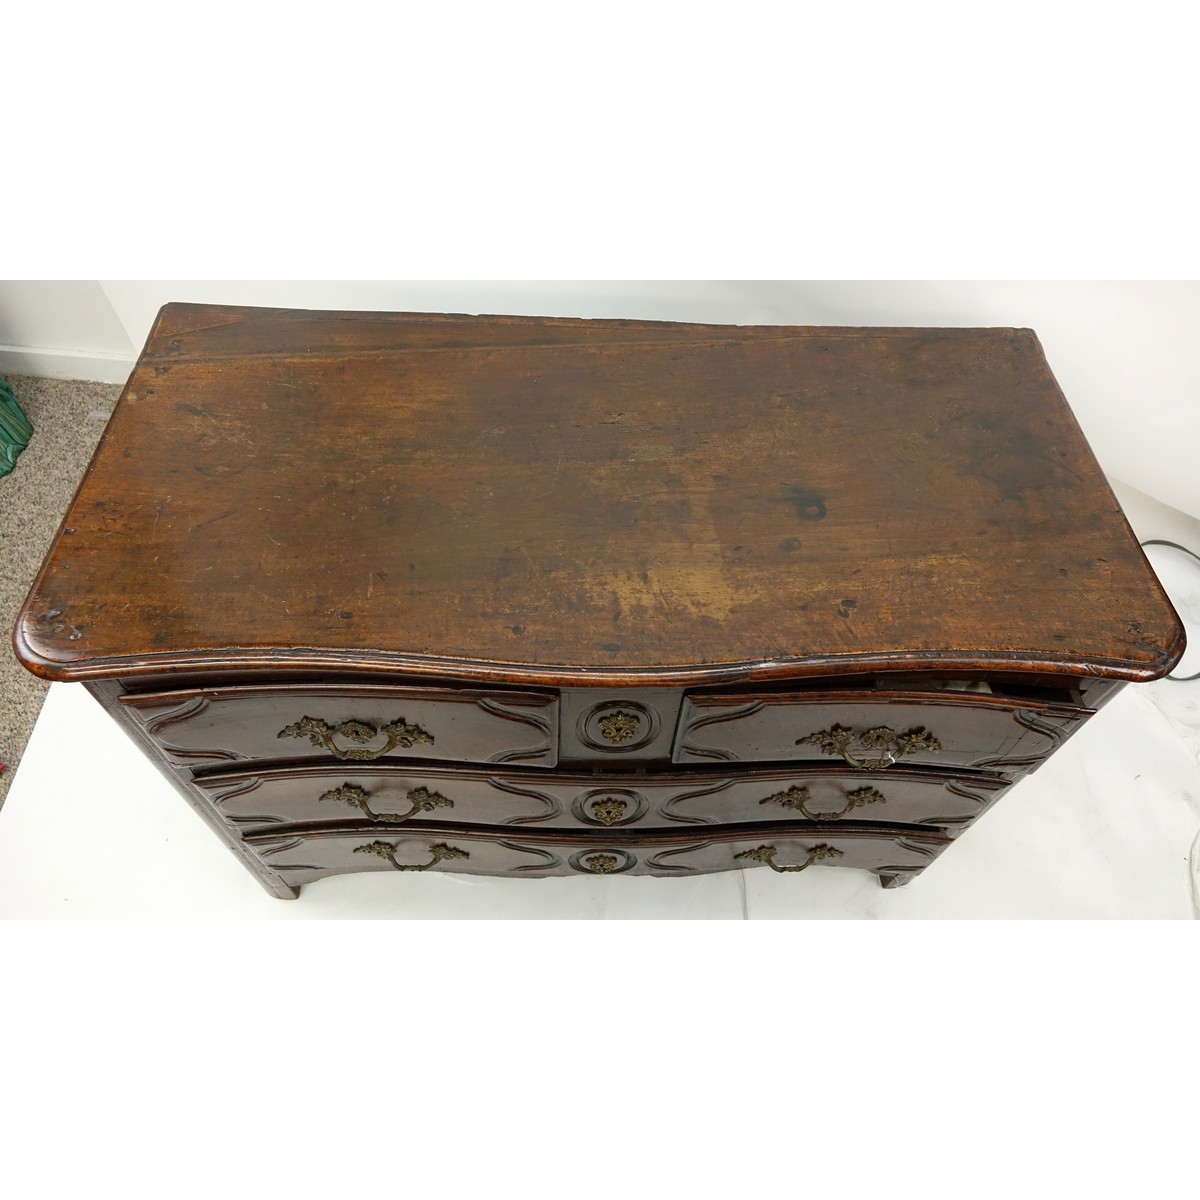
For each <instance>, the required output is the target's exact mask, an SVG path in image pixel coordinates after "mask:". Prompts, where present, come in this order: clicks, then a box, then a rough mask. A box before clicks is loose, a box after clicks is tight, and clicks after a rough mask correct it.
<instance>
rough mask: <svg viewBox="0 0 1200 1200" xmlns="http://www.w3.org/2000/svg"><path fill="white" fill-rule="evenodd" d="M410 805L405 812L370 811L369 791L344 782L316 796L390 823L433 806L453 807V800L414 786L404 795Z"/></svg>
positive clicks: (407, 817)
mask: <svg viewBox="0 0 1200 1200" xmlns="http://www.w3.org/2000/svg"><path fill="white" fill-rule="evenodd" d="M404 798H405V799H406V800H407V801H408V802H409V803H410V804H411V805H412V807H411V808H410V809H409V810H408V812H406V813H377V812H372V811H371V806H370V804H369V803H368V801H369V800H370V799H371V793H370V792H368V791H366V790H365V789H364V788H360V787H355V785H354V784H352V783H344V784H342V786H341V787H339V788H334V789H333V790H332V791H330V792H324V793H322V794H321V795H320V796H318V797H317V799H318V800H334V801H339V800H340V801H341V802H342V803H343V804H348V805H350V807H351V808H357V809H360V810H361V811H362V812H364V813H365V814H366V815H367V816H368V817H370V818H371V820H372V821H384V822H387V823H389V824H392V825H398V824H399V823H400V822H401V821H407V820H408V819H409V817H415V816H416V815H417V813H423V812H433V810H434V809H435V808H453V807H454V801H453V800H450V799H448V798H447V797H445V796H443V795H442V794H441V792H431V791H430V790H429V789H428V788H423V787H422V788H414V789H413V790H412V791H410V792H409V793H408V795H406V796H405V797H404Z"/></svg>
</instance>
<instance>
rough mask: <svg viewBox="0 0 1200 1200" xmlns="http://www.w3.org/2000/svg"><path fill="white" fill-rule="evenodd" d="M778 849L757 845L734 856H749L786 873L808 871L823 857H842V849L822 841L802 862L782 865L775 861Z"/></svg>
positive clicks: (781, 872)
mask: <svg viewBox="0 0 1200 1200" xmlns="http://www.w3.org/2000/svg"><path fill="white" fill-rule="evenodd" d="M776 853H777V851H776V849H775V847H774V846H756V847H755V848H754V849H753V850H743V851H742V852H741V853H740V854H735V855H734V856H733V857H734V858H749V859H753V861H754V862H760V863H766V864H767V866H768V867H770V868H771V870H772V871H778V872H780V874H785V873H786V872H788V871H807V870H808V868H809V867H811V866H812V865H813V863H817V862H820V861H821V860H822V859H823V858H841V857H842V851H841V850H838V849H837V848H836V847H835V846H826V845H825V844H824V843H822V844H821V845H819V846H814V847H813V848H812V849H811V850H810V851H809V852H808V857H807V858H806V859H805V860H804V861H803V862H802V863H799V864H797V865H795V866H791V867H781V866H780V865H779V864H778V863H777V862H776V861H775V855H776Z"/></svg>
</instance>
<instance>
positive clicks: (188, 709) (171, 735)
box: [120, 684, 558, 768]
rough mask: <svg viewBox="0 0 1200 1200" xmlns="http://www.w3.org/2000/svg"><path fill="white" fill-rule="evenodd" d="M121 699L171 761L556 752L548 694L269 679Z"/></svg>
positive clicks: (493, 757)
mask: <svg viewBox="0 0 1200 1200" xmlns="http://www.w3.org/2000/svg"><path fill="white" fill-rule="evenodd" d="M120 702H121V705H122V709H123V711H125V712H127V713H129V714H130V716H131V717H132V718H133V719H134V720H135V721H137V722H138V723H139V724H140V725H142V726H143V727H144V728H145V730H146V732H147V733H148V734H150V736H151V737H153V738H154V740H155V741H156V742H157V743H158V745H159V746H160V747H161V748H162V750H163V752H164V753H165V754H166V756H167V757H168V758H169V759H170V760H171V761H172V762H176V763H180V764H183V765H187V766H191V767H197V768H206V767H211V766H220V765H222V764H228V763H230V762H237V761H239V760H242V759H272V758H274V759H279V758H304V757H312V758H322V759H326V760H330V761H340V762H347V763H351V764H354V765H355V766H361V764H362V763H364V762H372V761H376V760H384V761H386V760H395V759H404V758H422V759H444V760H447V761H452V762H480V763H520V764H522V765H524V766H534V767H552V766H554V765H555V763H556V762H557V757H558V756H557V747H558V697H557V696H556V695H554V694H552V693H545V694H543V693H534V692H485V691H477V690H468V689H462V690H458V689H450V688H385V687H355V686H312V685H307V684H305V685H298V684H297V685H293V684H269V685H261V686H250V687H216V688H204V689H194V690H188V691H172V692H158V693H152V694H151V693H132V694H128V695H124V696H122V697H121V698H120Z"/></svg>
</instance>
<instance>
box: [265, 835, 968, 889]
mask: <svg viewBox="0 0 1200 1200" xmlns="http://www.w3.org/2000/svg"><path fill="white" fill-rule="evenodd" d="M246 844H247V845H248V846H250V847H251V848H252V849H253V850H254V851H255V853H257V854H258V855H259V856H260V857H261V858H262V860H263V862H264V863H265V864H266V865H267V866H268V867H269V868H270V869H271V870H272V871H276V872H278V873H279V874H280V875H281V876H282V877H283V878H284V879H285V880H286V881H287V882H288V883H289V884H290V885H292V886H300V885H302V884H305V883H309V882H311V881H312V880H314V879H319V878H321V877H322V876H324V875H340V874H346V873H350V872H358V871H392V872H398V873H407V872H419V871H451V872H462V873H465V874H475V875H512V876H517V877H521V876H533V877H537V876H547V875H625V874H630V875H660V876H681V875H694V874H704V873H709V872H713V871H735V870H741V869H744V868H748V867H763V868H768V869H772V870H775V871H779V872H783V873H785V874H798V873H799V872H801V871H804V870H807V869H808V868H809V867H812V866H818V865H820V866H838V867H854V868H857V869H859V870H865V871H875V872H878V873H880V874H884V875H903V874H907V873H909V872H912V871H919V870H921V869H922V868H924V867H925V866H927V865H928V864H929V863H930V862H931V861H932V860H933V858H935V857H936V856H937V854H938V853H940V852H941V851H942V850H943V849H944V848H945V847H946V846H947V845H949V844H950V842H949V840H948V839H946V838H941V837H932V836H924V835H920V834H912V833H911V832H910V831H903V830H892V829H889V828H887V827H879V828H876V829H869V830H854V831H848V830H841V831H839V830H838V829H837V828H836V827H830V826H828V825H811V826H808V827H807V829H805V830H804V831H802V832H801V831H796V830H789V831H785V832H780V831H778V830H777V829H772V828H771V827H769V826H767V827H763V828H760V829H757V830H755V831H754V832H753V833H751V832H750V831H745V832H732V833H731V832H729V831H721V832H717V831H713V833H712V834H710V836H708V837H699V836H696V834H694V833H690V832H689V833H684V834H674V835H670V836H668V835H660V836H658V837H654V838H645V839H641V840H637V839H631V838H616V837H609V838H605V837H603V836H598V837H596V838H591V839H588V838H581V837H574V838H573V837H569V836H566V837H561V836H560V837H554V836H550V835H545V834H543V835H541V836H540V837H539V836H538V835H536V834H534V833H532V832H531V831H519V832H518V831H515V830H514V831H513V836H512V837H501V836H497V835H494V834H492V835H487V834H484V833H482V832H480V831H479V830H471V829H462V828H456V827H455V826H443V827H440V828H436V829H426V830H422V831H420V832H419V833H418V832H417V831H415V830H412V831H408V832H400V831H393V832H391V833H383V832H381V831H380V830H377V829H372V828H354V829H347V828H346V827H344V826H342V827H338V828H331V829H327V830H318V831H305V832H303V833H294V834H292V833H289V832H287V831H280V832H278V833H271V834H268V833H264V834H255V835H254V836H252V837H247V839H246Z"/></svg>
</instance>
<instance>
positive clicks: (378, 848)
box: [353, 842, 471, 871]
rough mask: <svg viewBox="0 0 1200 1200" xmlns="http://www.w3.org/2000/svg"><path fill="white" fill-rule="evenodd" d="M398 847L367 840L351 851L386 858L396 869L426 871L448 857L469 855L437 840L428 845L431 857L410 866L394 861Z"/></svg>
mask: <svg viewBox="0 0 1200 1200" xmlns="http://www.w3.org/2000/svg"><path fill="white" fill-rule="evenodd" d="M398 849H399V847H398V846H392V845H390V844H389V843H388V842H368V843H367V844H366V845H365V846H355V847H354V850H353V853H355V854H375V855H377V856H378V857H379V858H386V859H387V861H388V862H390V863H391V864H392V866H393V867H395V868H396V870H397V871H428V870H429V868H430V867H436V866H437V865H438V863H440V862H446V861H447V860H449V859H454V858H470V857H471V856H470V855H469V854H468V853H467V852H466V851H465V850H460V849H459V848H458V847H457V846H447V845H446V843H445V842H439V843H438V844H437V845H436V846H430V847H429V853H430V854H432V855H433V857H432V858H431V859H430V860H429V861H428V862H427V863H414V864H412V865H411V866H410V865H408V864H406V863H398V862H397V861H396V851H397V850H398Z"/></svg>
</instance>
